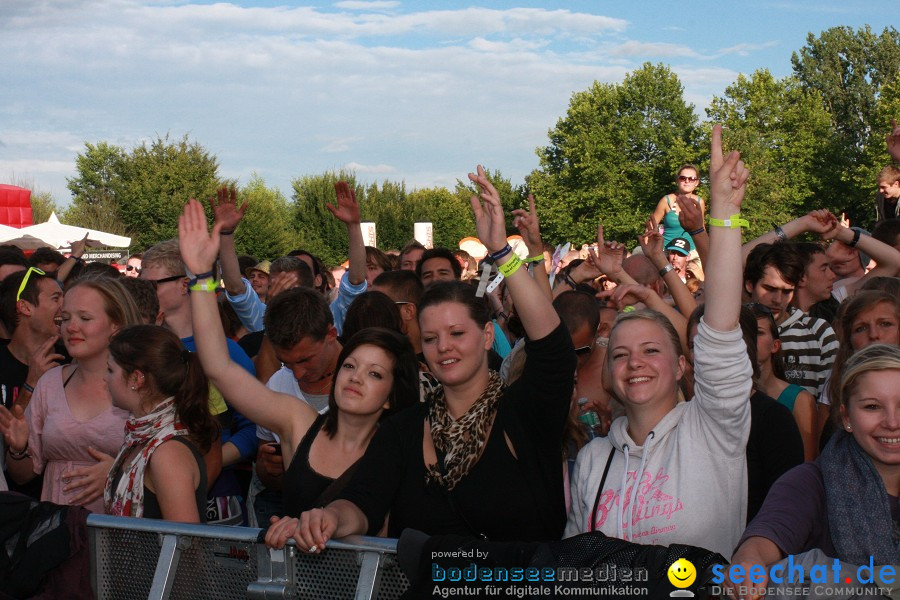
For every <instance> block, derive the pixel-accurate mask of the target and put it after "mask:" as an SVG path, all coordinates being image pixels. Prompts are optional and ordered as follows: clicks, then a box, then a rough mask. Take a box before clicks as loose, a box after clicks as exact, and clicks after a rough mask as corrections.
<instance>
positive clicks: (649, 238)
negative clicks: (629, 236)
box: [638, 217, 687, 264]
mask: <svg viewBox="0 0 900 600" xmlns="http://www.w3.org/2000/svg"><path fill="white" fill-rule="evenodd" d="M682 227H684V225H682ZM685 229H687V227H685ZM638 243H639V244H640V245H641V250H643V251H644V256H646V257H647V258H649V259H651V260H652V259H653V258H654V257H657V258H658V257H662V258H663V260H665V249H664V248H663V236H662V235H660V233H659V228H657V226H656V222H655V221H654V220H653V217H651V218H649V219H647V222H646V223H644V233H642V234H641V235H639V236H638ZM654 264H655V263H654Z"/></svg>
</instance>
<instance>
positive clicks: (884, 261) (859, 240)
mask: <svg viewBox="0 0 900 600" xmlns="http://www.w3.org/2000/svg"><path fill="white" fill-rule="evenodd" d="M822 237H823V238H825V239H829V238H834V239H835V240H836V241H837V242H839V243H842V244H846V245H848V246H851V247H856V248H857V249H859V250H860V251H861V252H865V253H866V254H868V255H869V257H870V258H871V259H872V260H874V261H875V264H876V266H875V268H874V269H872V270H871V271H869V272H868V273H866V274H865V275H864V276H862V277H860V278H859V279H858V280H856V281H854V282H853V283H850V284H849V285H847V291H849V292H850V293H851V294H852V293H854V292H856V290H858V289H859V288H860V287H862V286H863V284H864V283H865V282H866V281H868V280H869V279H871V278H873V277H897V275H898V273H900V251H898V250H897V249H896V248H894V247H893V246H888V245H887V244H885V243H884V242H882V241H880V240H876V239H875V238H873V237H872V236H871V235H860V234H859V233H857V232H856V231H854V230H853V229H850V228H849V227H844V225H842V224H840V223H837V222H836V224H835V228H834V231H833V232H830V233H828V234H824V235H823V236H822Z"/></svg>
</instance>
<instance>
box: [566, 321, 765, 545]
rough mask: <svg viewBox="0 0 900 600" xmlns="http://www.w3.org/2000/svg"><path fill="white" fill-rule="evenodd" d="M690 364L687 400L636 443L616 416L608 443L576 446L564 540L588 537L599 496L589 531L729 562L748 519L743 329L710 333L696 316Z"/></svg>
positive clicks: (747, 377) (747, 370)
mask: <svg viewBox="0 0 900 600" xmlns="http://www.w3.org/2000/svg"><path fill="white" fill-rule="evenodd" d="M694 368H695V372H696V375H695V379H696V381H695V384H694V398H693V400H692V401H690V402H683V403H681V404H678V405H677V406H676V407H675V408H673V409H672V410H671V411H669V413H668V414H667V415H666V416H665V417H663V418H662V419H661V420H660V421H659V423H657V424H656V426H655V427H654V428H653V430H652V431H651V432H650V434H649V435H648V436H647V439H646V440H645V442H644V445H643V446H639V445H637V444H636V443H635V442H634V440H632V439H631V436H629V435H628V430H627V427H628V422H627V418H626V417H619V418H618V419H616V420H615V421H614V422H613V424H612V427H611V428H610V431H609V436H608V437H605V438H597V439H595V440H593V441H592V442H591V443H590V444H588V445H587V446H585V447H584V448H583V449H582V450H581V452H580V453H579V454H578V459H577V461H576V463H575V477H574V479H573V481H572V508H571V510H570V511H569V520H568V523H566V530H565V535H564V537H571V536H573V535H577V534H579V533H585V532H588V531H591V529H592V528H591V526H590V521H591V520H592V517H591V513H592V511H593V509H594V504H595V501H597V499H598V493H599V502H598V503H597V510H596V514H595V515H594V516H593V521H594V527H593V530H594V531H602V532H603V533H605V534H606V535H609V536H613V537H617V538H620V539H624V540H630V541H634V542H637V543H639V544H661V545H669V544H673V543H679V544H690V545H694V546H700V547H701V548H707V549H709V550H714V551H716V552H719V553H720V554H722V555H723V556H725V557H726V558H729V559H730V558H731V553H732V551H733V550H734V547H735V546H736V545H737V542H738V540H739V539H740V537H741V531H742V530H743V528H744V521H745V519H746V514H747V462H746V454H745V453H746V447H747V437H748V436H749V434H750V400H749V398H750V388H751V376H752V368H751V366H750V359H749V358H748V356H747V348H746V346H745V345H744V341H743V338H742V337H741V330H740V329H739V328H738V329H735V330H734V331H729V332H721V331H715V330H713V329H711V328H710V327H708V326H707V325H706V323H704V322H703V321H702V320H701V322H700V325H699V327H698V330H697V337H696V338H695V340H694ZM613 449H614V450H613ZM611 450H612V463H611V464H610V469H609V473H608V474H607V477H606V482H605V483H604V486H603V490H598V489H597V488H598V486H599V485H600V480H601V478H602V476H603V471H604V469H605V468H606V464H607V461H608V459H609V456H610V451H611ZM635 481H640V485H638V486H635V485H633V484H634V482H635ZM601 492H602V493H601Z"/></svg>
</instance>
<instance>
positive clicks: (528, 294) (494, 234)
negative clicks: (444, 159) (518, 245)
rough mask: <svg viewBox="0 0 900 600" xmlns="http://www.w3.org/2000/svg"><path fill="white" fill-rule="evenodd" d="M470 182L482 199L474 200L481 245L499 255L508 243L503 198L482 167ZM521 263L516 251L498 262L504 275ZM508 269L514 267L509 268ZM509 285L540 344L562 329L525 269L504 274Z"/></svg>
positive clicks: (527, 328)
mask: <svg viewBox="0 0 900 600" xmlns="http://www.w3.org/2000/svg"><path fill="white" fill-rule="evenodd" d="M469 179H470V180H472V182H474V183H475V184H476V185H477V186H478V188H479V189H480V190H481V193H480V195H479V196H472V198H471V203H472V212H473V213H474V214H475V229H476V230H477V231H478V237H479V239H480V240H481V243H482V244H484V245H485V247H486V248H487V250H488V252H490V253H492V254H496V253H498V252H500V251H502V250H504V249H505V248H506V247H507V246H508V244H507V243H506V222H505V219H504V216H503V206H502V205H501V204H500V194H499V193H498V192H497V189H496V188H495V187H494V185H493V184H492V183H491V182H490V181H489V180H488V178H487V176H486V175H485V173H484V168H483V167H482V166H481V165H478V169H477V173H469ZM516 263H520V266H521V260H520V259H519V258H518V257H517V256H516V255H515V253H514V252H512V249H509V251H508V252H507V253H506V254H504V255H503V256H502V257H500V258H499V259H498V260H497V265H498V267H499V268H500V272H501V273H502V272H504V271H508V270H509V269H510V268H513V266H514V265H515V264H516ZM506 265H510V266H509V267H507V266H506ZM504 276H505V277H506V285H507V287H508V288H509V293H510V295H511V296H512V299H513V302H514V303H515V305H516V313H517V314H518V315H519V318H520V319H521V320H522V325H523V326H524V327H525V332H526V333H527V334H528V337H529V338H531V339H532V340H539V339H542V338H544V337H546V336H547V335H549V334H550V332H552V331H553V330H554V329H556V327H557V326H558V325H559V316H557V314H556V311H555V310H553V305H552V304H551V303H550V300H549V299H548V298H547V296H545V295H544V294H543V293H542V291H541V288H540V286H538V284H537V282H536V281H535V280H534V279H532V278H531V277H529V276H528V273H527V272H526V270H525V269H523V268H514V270H513V271H512V272H511V273H508V274H507V273H504Z"/></svg>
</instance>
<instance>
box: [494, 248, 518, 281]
mask: <svg viewBox="0 0 900 600" xmlns="http://www.w3.org/2000/svg"><path fill="white" fill-rule="evenodd" d="M521 266H522V259H521V258H519V257H518V256H516V255H515V254H513V256H512V258H511V259H509V260H508V261H506V262H505V263H503V264H502V265H498V266H497V268H498V269H500V272H501V273H502V274H503V277H505V278H507V279H508V278H509V276H510V275H512V274H513V273H515V272H516V271H518V270H519V267H521Z"/></svg>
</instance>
